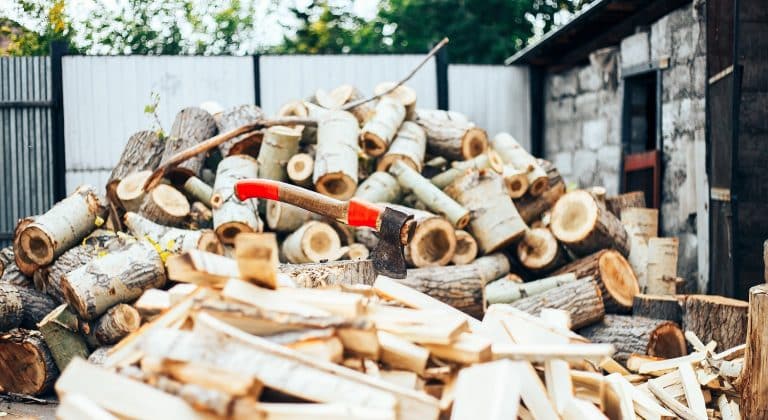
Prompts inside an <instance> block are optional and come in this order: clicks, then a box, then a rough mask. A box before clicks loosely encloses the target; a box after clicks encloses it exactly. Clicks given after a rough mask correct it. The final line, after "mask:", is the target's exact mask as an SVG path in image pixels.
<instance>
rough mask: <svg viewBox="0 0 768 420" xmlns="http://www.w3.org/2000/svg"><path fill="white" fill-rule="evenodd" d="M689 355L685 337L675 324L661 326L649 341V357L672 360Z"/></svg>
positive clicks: (668, 323) (666, 323) (669, 323)
mask: <svg viewBox="0 0 768 420" xmlns="http://www.w3.org/2000/svg"><path fill="white" fill-rule="evenodd" d="M686 353H688V349H687V347H686V342H685V335H684V334H683V331H682V330H681V329H680V327H678V326H677V325H676V324H675V323H673V322H665V323H663V324H661V325H659V326H658V327H657V328H656V329H655V330H654V331H653V332H652V333H651V337H650V339H649V340H648V355H649V356H655V357H661V358H665V359H671V358H674V357H680V356H683V355H685V354H686Z"/></svg>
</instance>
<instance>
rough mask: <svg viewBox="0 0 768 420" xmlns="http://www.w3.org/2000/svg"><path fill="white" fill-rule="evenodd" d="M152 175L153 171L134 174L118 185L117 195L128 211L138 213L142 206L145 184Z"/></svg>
mask: <svg viewBox="0 0 768 420" xmlns="http://www.w3.org/2000/svg"><path fill="white" fill-rule="evenodd" d="M150 175H152V171H149V170H147V171H140V172H134V173H132V174H130V175H128V176H126V177H125V178H123V179H122V180H120V182H119V183H118V184H117V188H116V190H115V193H116V195H117V199H118V200H120V203H121V204H122V205H123V208H124V209H126V210H127V211H136V210H138V208H139V206H140V205H141V199H142V198H143V197H144V184H145V183H146V182H147V179H149V177H150Z"/></svg>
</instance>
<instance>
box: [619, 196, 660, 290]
mask: <svg viewBox="0 0 768 420" xmlns="http://www.w3.org/2000/svg"><path fill="white" fill-rule="evenodd" d="M621 224H623V225H624V228H625V229H626V230H627V234H628V235H629V242H630V250H629V256H628V257H627V260H628V261H629V265H631V266H632V270H634V272H635V275H636V276H637V282H638V283H639V284H640V290H642V291H646V290H647V288H648V276H647V271H648V240H649V239H651V238H655V237H656V236H657V235H658V230H659V211H658V210H656V209H644V208H638V207H627V208H625V209H624V210H623V211H622V212H621Z"/></svg>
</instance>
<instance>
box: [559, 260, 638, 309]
mask: <svg viewBox="0 0 768 420" xmlns="http://www.w3.org/2000/svg"><path fill="white" fill-rule="evenodd" d="M564 273H574V274H575V275H576V277H578V278H582V277H589V276H591V277H592V278H594V279H595V281H596V282H597V284H598V285H600V290H601V291H602V296H603V301H604V302H605V312H607V313H609V314H611V313H628V312H630V311H631V310H632V299H633V298H634V297H635V295H637V294H638V293H640V288H639V286H638V284H637V279H636V278H635V274H634V273H633V272H632V268H631V267H630V266H629V263H628V262H627V260H626V259H625V258H624V257H623V256H622V255H621V254H620V253H618V252H617V251H614V250H603V251H598V252H596V253H594V254H592V255H590V256H587V257H584V258H582V259H579V260H576V261H573V262H571V263H568V264H566V265H565V266H563V267H560V269H558V270H557V271H555V272H554V273H553V275H556V274H564Z"/></svg>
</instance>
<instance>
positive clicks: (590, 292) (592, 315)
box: [511, 277, 605, 329]
mask: <svg viewBox="0 0 768 420" xmlns="http://www.w3.org/2000/svg"><path fill="white" fill-rule="evenodd" d="M511 305H512V306H513V307H515V308H517V309H520V310H522V311H525V312H528V313H530V314H531V315H536V316H538V315H539V313H540V312H541V310H542V309H544V308H552V309H561V310H563V311H566V312H568V314H570V317H571V326H570V328H571V329H577V328H582V327H586V326H587V325H592V324H594V323H596V322H600V320H602V319H603V317H604V316H605V306H603V299H602V297H601V293H600V287H599V286H598V285H597V283H596V282H595V281H594V279H592V278H590V277H586V278H583V279H578V280H575V281H572V282H568V283H566V284H563V285H562V286H559V287H554V288H551V289H549V290H546V291H544V292H543V293H540V294H537V295H535V296H530V297H527V298H524V299H520V300H517V301H515V302H513V303H512V304H511Z"/></svg>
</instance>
